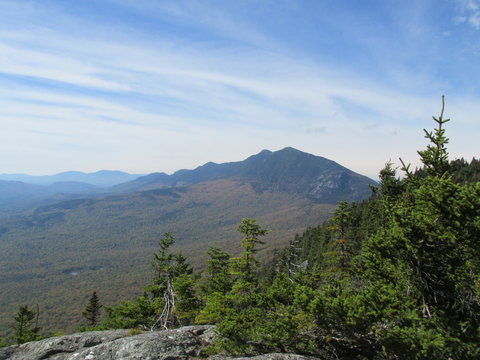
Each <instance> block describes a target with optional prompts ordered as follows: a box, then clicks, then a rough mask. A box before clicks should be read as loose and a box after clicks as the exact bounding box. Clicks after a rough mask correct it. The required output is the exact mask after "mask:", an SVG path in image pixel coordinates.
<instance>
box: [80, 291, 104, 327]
mask: <svg viewBox="0 0 480 360" xmlns="http://www.w3.org/2000/svg"><path fill="white" fill-rule="evenodd" d="M101 311H102V305H101V304H100V299H99V297H98V295H97V292H96V291H94V292H93V293H92V296H91V297H90V299H89V300H88V304H87V305H86V306H85V310H84V311H83V312H82V316H83V317H84V318H85V320H87V325H88V326H90V327H94V326H97V325H98V324H99V322H100V316H101Z"/></svg>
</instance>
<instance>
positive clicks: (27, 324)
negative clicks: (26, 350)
mask: <svg viewBox="0 0 480 360" xmlns="http://www.w3.org/2000/svg"><path fill="white" fill-rule="evenodd" d="M37 315H38V312H35V311H34V310H31V309H29V308H28V306H27V305H22V306H20V307H19V309H18V311H17V312H16V314H15V315H14V317H13V320H14V324H13V336H14V337H15V341H16V343H17V344H23V343H26V342H29V341H35V340H39V339H41V336H40V334H39V331H40V328H39V327H38V318H37Z"/></svg>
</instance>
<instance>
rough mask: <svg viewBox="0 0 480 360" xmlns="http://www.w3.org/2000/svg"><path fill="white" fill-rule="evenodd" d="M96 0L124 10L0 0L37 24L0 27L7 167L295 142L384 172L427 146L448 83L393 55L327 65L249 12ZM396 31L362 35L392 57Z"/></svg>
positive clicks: (227, 153)
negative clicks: (424, 132)
mask: <svg viewBox="0 0 480 360" xmlns="http://www.w3.org/2000/svg"><path fill="white" fill-rule="evenodd" d="M99 3H100V4H102V6H106V7H111V10H112V13H114V14H116V15H115V16H116V17H108V15H106V14H105V13H103V12H102V13H101V14H100V13H99V12H98V13H97V11H99V10H98V9H95V8H93V9H90V8H82V9H81V11H82V12H88V11H91V12H92V13H91V14H90V13H89V14H90V15H92V16H91V17H89V16H83V17H82V16H79V17H75V14H74V13H73V12H72V11H73V10H71V9H65V8H62V7H61V6H59V5H58V3H56V2H46V5H45V8H39V9H36V8H35V6H27V4H24V3H22V4H21V5H18V6H20V8H16V7H15V5H12V4H11V3H10V4H6V3H2V2H0V10H2V7H4V8H3V9H4V10H5V6H7V7H8V9H6V10H5V12H4V13H8V15H9V16H13V15H15V14H17V16H19V15H18V14H19V13H21V12H23V13H25V14H26V15H25V16H26V17H27V18H28V26H27V25H26V26H18V25H16V24H15V21H8V22H6V25H5V28H4V31H2V32H1V33H0V81H2V82H4V83H5V84H7V86H4V87H1V88H0V121H1V126H2V135H1V136H2V141H1V142H0V148H2V147H3V150H5V151H9V152H10V153H12V156H11V157H10V160H8V161H6V162H5V161H4V162H3V163H0V165H1V166H3V168H4V170H3V172H5V171H9V170H8V169H14V168H17V169H20V170H15V171H24V172H28V171H30V172H32V171H36V172H40V171H42V172H48V171H52V172H54V171H59V170H68V169H69V167H70V168H76V169H79V170H97V169H99V168H121V169H126V170H130V171H135V172H148V171H173V170H175V169H178V168H179V167H192V166H196V165H199V164H201V163H202V162H205V161H208V160H214V161H218V162H220V161H228V160H236V159H237V160H239V159H241V158H243V157H246V156H248V155H250V154H252V153H253V152H256V151H259V150H261V149H263V148H270V149H273V150H275V149H279V148H281V147H284V146H296V147H299V148H301V149H302V150H305V151H310V152H312V153H315V154H319V155H322V156H326V157H330V158H332V159H334V160H337V161H339V162H341V163H342V164H344V165H346V166H349V167H351V168H353V169H354V170H357V171H360V172H363V173H367V174H368V175H370V176H375V174H376V172H377V171H378V169H379V168H380V167H381V166H383V163H384V162H385V158H395V157H396V156H398V155H402V154H401V150H402V149H405V148H406V147H412V148H414V149H415V148H418V145H419V144H420V143H421V141H422V139H421V131H418V130H419V128H421V127H425V126H428V124H429V123H428V119H429V118H430V116H431V115H432V110H435V109H436V108H437V107H438V106H437V105H438V103H439V99H440V97H439V96H440V95H441V93H439V92H437V91H436V90H434V91H432V88H431V87H432V84H434V89H439V88H441V85H439V84H443V82H444V80H443V79H439V78H434V77H433V76H432V75H431V74H427V73H420V72H417V71H410V70H408V69H405V67H404V66H403V64H401V63H393V62H389V63H386V64H385V65H384V66H383V67H382V68H385V69H387V68H388V72H386V73H385V74H387V75H388V76H385V78H382V76H380V75H379V74H375V76H372V72H371V71H369V72H363V71H361V70H359V68H358V67H357V66H356V64H355V63H352V65H351V66H346V65H345V62H344V61H341V62H339V63H338V64H335V63H333V62H331V61H322V60H319V58H322V56H321V53H319V52H313V53H310V54H309V53H308V51H307V50H305V51H304V52H302V53H301V54H299V53H298V52H296V51H295V47H294V46H289V44H288V43H286V42H285V40H284V39H283V38H282V37H280V36H277V37H275V36H273V35H272V32H271V31H262V30H261V29H262V24H259V23H258V22H255V21H253V20H252V18H250V17H248V16H246V14H248V12H249V11H252V8H249V9H247V10H248V11H247V10H246V9H241V8H239V9H238V12H235V11H232V9H230V11H228V10H229V9H227V8H225V6H220V5H219V6H218V7H216V6H206V5H205V3H204V2H196V1H191V2H190V1H189V2H157V1H148V2H137V1H122V2H116V1H112V2H109V1H101V2H99ZM267 3H268V2H266V4H267ZM89 4H90V3H89ZM92 4H93V3H92ZM92 4H90V5H89V6H94V5H92ZM219 4H220V2H219ZM282 4H283V3H282ZM77 6H79V7H81V6H82V4H81V3H80V4H78V5H77ZM85 6H86V5H85ZM236 6H240V5H236ZM263 6H267V5H263ZM272 6H273V5H272ZM274 8H275V7H273V8H272V10H271V11H272V16H275V13H274V11H275V9H274ZM45 9H49V10H51V12H52V13H50V14H49V16H50V17H52V18H53V19H54V20H52V22H51V23H45V19H44V17H43V16H44V15H45V14H44V13H45V12H46V10H45ZM264 10H265V9H264ZM267 10H268V11H270V10H269V9H267ZM474 10H475V9H473V10H471V11H474ZM79 11H80V10H79ZM265 11H266V10H265ZM93 15H96V16H98V17H100V19H97V18H95V17H94V16H93ZM465 16H466V15H465ZM0 17H1V15H0ZM307 18H308V17H306V19H307ZM132 19H134V20H132ZM100 20H102V21H100ZM270 21H271V20H270ZM412 24H413V22H412ZM348 26H349V27H352V25H351V24H350V25H348ZM412 26H413V25H412ZM312 28H313V26H312ZM338 28H340V26H339V27H338ZM346 28H348V27H346ZM417 30H418V29H417ZM349 31H353V30H349ZM411 31H412V34H413V30H411ZM94 34H98V36H93V35H94ZM415 34H417V35H415V36H420V35H418V34H419V32H418V31H416V32H415ZM349 35H351V36H352V37H355V38H356V39H357V38H358V39H357V40H355V41H358V42H359V43H360V42H361V40H360V39H359V37H358V36H355V35H354V34H353V33H349ZM318 36H324V34H323V33H319V34H318ZM409 36H412V37H413V35H409ZM422 36H423V35H422ZM380 40H381V41H380ZM387 40H389V38H388V37H385V38H383V39H380V38H370V39H368V41H367V42H368V46H367V45H366V43H367V42H361V44H362V46H364V49H371V50H372V53H373V54H375V51H378V52H382V54H386V58H393V56H392V54H391V53H388V54H387V53H386V51H387V48H386V47H385V44H386V43H387ZM378 44H380V45H378ZM325 51H328V49H326V50H325ZM317 55H318V56H317ZM375 61H376V63H378V62H379V60H378V59H375ZM367 68H368V66H367ZM380 71H381V70H380V69H379V72H380ZM447 83H448V82H447ZM412 84H413V85H412ZM452 102H453V103H454V104H457V103H460V102H458V101H457V100H453V101H452ZM462 106H464V108H465V109H469V110H468V111H461V114H462V115H461V116H464V117H468V115H469V114H472V113H473V111H477V110H480V109H478V106H477V105H475V98H474V97H473V98H470V100H468V101H466V100H465V101H464V102H463V103H462ZM454 107H455V108H458V107H459V106H457V105H452V108H454ZM463 121H467V122H468V120H463ZM470 126H473V128H474V129H476V128H475V125H472V123H470ZM412 133H413V134H415V135H417V134H419V136H418V137H419V139H420V140H419V141H417V142H413V141H412ZM313 134H315V135H318V136H312V135H313ZM392 134H395V136H393V135H392ZM3 138H5V139H16V140H15V141H16V144H22V145H23V146H22V145H15V143H14V141H13V140H12V141H3V140H4V139H3ZM319 139H321V142H320V141H319ZM466 143H468V142H466ZM67 144H70V145H71V146H70V150H67V149H69V147H68V146H67ZM13 149H14V150H15V151H13ZM38 149H41V150H40V151H39V150H38ZM219 149H221V151H219ZM412 153H413V154H415V152H414V151H413V152H412ZM32 154H33V155H32ZM38 154H42V155H44V156H43V157H44V159H45V160H44V161H40V160H36V161H35V162H34V163H35V164H37V165H38V167H37V168H36V169H33V166H34V165H33V164H32V163H30V165H29V163H28V161H27V160H26V159H28V158H29V157H30V158H32V156H33V157H34V158H35V159H38ZM366 159H368V160H366ZM2 164H3V165H2ZM29 166H30V168H29ZM80 166H83V168H80ZM21 169H23V170H21ZM29 169H33V170H29ZM42 169H43V170H42ZM49 169H51V170H49ZM55 169H57V170H55ZM10 171H14V170H10Z"/></svg>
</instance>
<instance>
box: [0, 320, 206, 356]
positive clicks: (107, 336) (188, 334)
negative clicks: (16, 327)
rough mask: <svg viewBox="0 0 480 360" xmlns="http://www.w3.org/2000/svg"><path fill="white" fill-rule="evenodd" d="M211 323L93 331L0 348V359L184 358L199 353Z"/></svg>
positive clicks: (203, 345)
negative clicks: (133, 330) (138, 330)
mask: <svg viewBox="0 0 480 360" xmlns="http://www.w3.org/2000/svg"><path fill="white" fill-rule="evenodd" d="M214 335H215V327H214V326H208V325H206V326H187V327H183V328H180V329H174V330H165V331H154V332H145V333H141V334H138V335H133V336H132V335H131V332H129V331H128V330H112V331H95V332H86V333H79V334H73V335H66V336H60V337H55V338H49V339H45V340H41V341H35V342H30V343H26V344H22V345H17V346H10V347H8V348H1V349H0V360H134V359H135V360H139V359H143V360H187V359H192V358H194V357H198V356H199V355H200V352H201V350H202V349H203V348H204V347H205V346H206V345H207V344H209V343H210V342H211V341H212V340H213V338H214Z"/></svg>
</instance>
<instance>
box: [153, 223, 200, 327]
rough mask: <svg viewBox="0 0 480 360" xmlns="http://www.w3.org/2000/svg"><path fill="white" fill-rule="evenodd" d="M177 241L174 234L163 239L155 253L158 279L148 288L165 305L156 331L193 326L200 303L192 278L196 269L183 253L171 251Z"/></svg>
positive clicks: (154, 266)
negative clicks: (192, 322)
mask: <svg viewBox="0 0 480 360" xmlns="http://www.w3.org/2000/svg"><path fill="white" fill-rule="evenodd" d="M174 242H175V240H174V237H173V235H172V234H171V233H169V232H168V233H165V235H164V236H163V238H161V239H160V241H159V243H158V245H159V249H158V251H157V252H156V253H154V254H153V256H154V259H153V261H152V266H153V268H154V270H155V276H154V279H153V281H152V284H151V285H149V286H146V287H145V290H146V291H149V292H151V293H152V296H153V298H154V299H156V298H159V299H161V301H162V302H163V309H162V311H161V313H160V314H158V317H157V319H156V321H155V323H154V324H153V325H152V329H155V328H164V329H167V328H168V326H171V325H173V324H175V323H176V324H178V325H182V324H185V323H189V322H190V321H192V320H193V319H194V317H195V314H196V312H197V309H198V307H199V301H198V299H197V298H196V296H195V291H194V289H193V286H194V282H193V279H192V273H193V269H192V268H191V266H190V265H189V264H188V263H187V261H186V259H185V257H184V256H183V255H182V254H174V253H171V252H170V247H171V246H172V245H173V244H174Z"/></svg>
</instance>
